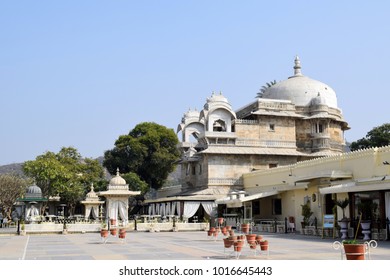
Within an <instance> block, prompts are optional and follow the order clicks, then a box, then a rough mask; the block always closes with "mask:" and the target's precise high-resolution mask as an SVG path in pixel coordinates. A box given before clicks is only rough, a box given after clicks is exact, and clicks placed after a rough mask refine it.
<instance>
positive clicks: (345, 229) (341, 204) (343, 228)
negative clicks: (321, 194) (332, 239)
mask: <svg viewBox="0 0 390 280" xmlns="http://www.w3.org/2000/svg"><path fill="white" fill-rule="evenodd" d="M335 204H336V205H337V206H338V207H340V208H341V210H342V211H343V217H342V219H341V220H339V223H340V227H341V230H340V232H341V234H342V236H341V238H342V239H345V238H347V237H348V235H347V233H348V223H349V219H348V218H347V217H346V216H345V208H346V207H347V206H348V204H349V199H348V198H345V199H344V200H335Z"/></svg>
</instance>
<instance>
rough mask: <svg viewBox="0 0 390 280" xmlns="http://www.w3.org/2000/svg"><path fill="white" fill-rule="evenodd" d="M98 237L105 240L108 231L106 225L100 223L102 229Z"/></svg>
mask: <svg viewBox="0 0 390 280" xmlns="http://www.w3.org/2000/svg"><path fill="white" fill-rule="evenodd" d="M100 236H101V237H103V238H107V237H108V229H107V224H106V223H102V228H101V229H100Z"/></svg>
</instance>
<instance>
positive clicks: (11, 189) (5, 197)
mask: <svg viewBox="0 0 390 280" xmlns="http://www.w3.org/2000/svg"><path fill="white" fill-rule="evenodd" d="M27 184H28V181H27V180H26V179H24V178H22V177H20V176H19V175H16V174H1V175H0V205H1V206H2V212H3V213H2V214H3V215H4V217H7V218H11V211H12V206H13V205H14V203H15V201H16V200H17V199H18V198H20V197H22V195H23V193H24V192H25V191H26V187H27Z"/></svg>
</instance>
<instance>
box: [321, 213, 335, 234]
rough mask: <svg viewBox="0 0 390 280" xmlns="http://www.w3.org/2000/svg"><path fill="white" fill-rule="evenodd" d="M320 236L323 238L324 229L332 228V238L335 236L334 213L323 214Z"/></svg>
mask: <svg viewBox="0 0 390 280" xmlns="http://www.w3.org/2000/svg"><path fill="white" fill-rule="evenodd" d="M322 221H323V223H322V238H324V231H325V230H326V231H328V230H329V229H331V230H332V233H333V238H334V237H335V231H334V215H324V217H323V219H322Z"/></svg>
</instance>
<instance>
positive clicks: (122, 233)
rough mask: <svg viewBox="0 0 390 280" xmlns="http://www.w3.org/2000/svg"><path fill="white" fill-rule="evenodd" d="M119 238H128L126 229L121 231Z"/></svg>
mask: <svg viewBox="0 0 390 280" xmlns="http://www.w3.org/2000/svg"><path fill="white" fill-rule="evenodd" d="M119 238H121V239H124V238H126V229H125V228H120V229H119Z"/></svg>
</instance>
